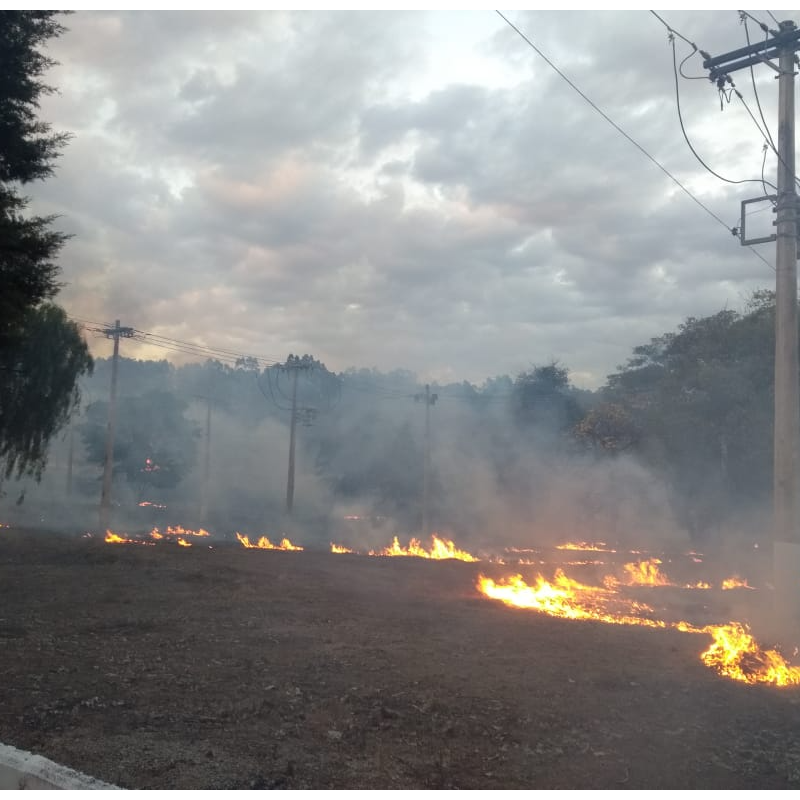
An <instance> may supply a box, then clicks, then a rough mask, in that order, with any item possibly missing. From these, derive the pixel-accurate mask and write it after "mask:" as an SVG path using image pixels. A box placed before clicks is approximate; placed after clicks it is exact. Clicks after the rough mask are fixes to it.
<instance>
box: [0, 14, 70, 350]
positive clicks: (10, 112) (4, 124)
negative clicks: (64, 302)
mask: <svg viewBox="0 0 800 800" xmlns="http://www.w3.org/2000/svg"><path fill="white" fill-rule="evenodd" d="M55 17H56V12H53V11H0V280H1V281H2V292H0V348H2V349H4V348H6V347H8V346H11V345H12V343H13V342H14V341H18V340H19V337H20V336H21V335H22V328H23V326H24V323H25V319H26V315H27V313H28V312H29V311H30V310H31V309H33V308H35V307H36V306H38V305H39V303H41V302H42V301H44V300H47V299H49V298H52V297H53V296H54V295H55V294H56V293H57V291H58V288H59V287H58V282H57V277H58V273H59V268H58V266H57V265H56V264H55V261H54V259H55V256H56V255H57V254H58V251H59V250H60V249H61V247H62V245H63V244H64V242H65V241H66V239H67V236H66V235H65V234H63V233H59V232H57V231H54V230H52V229H51V228H50V225H51V223H52V222H53V219H54V218H53V217H37V216H34V217H30V218H27V219H26V218H25V217H24V216H23V212H24V210H25V208H26V206H27V204H28V198H26V197H23V196H21V195H20V194H19V193H18V191H17V189H16V184H26V183H30V182H31V181H35V180H41V179H43V178H47V177H49V176H51V175H52V174H53V163H54V160H55V158H56V157H57V156H58V154H59V152H60V150H61V148H62V147H63V146H64V144H66V142H67V141H68V139H69V138H70V137H69V134H67V133H53V132H51V127H50V125H49V124H47V123H45V122H42V121H40V120H39V119H37V117H36V111H37V109H38V107H39V99H40V97H41V96H42V95H43V94H48V93H51V92H53V91H54V89H53V87H51V86H48V85H47V84H45V83H43V82H42V81H41V80H40V79H41V76H42V75H43V74H44V72H45V71H46V70H47V69H49V68H50V67H51V66H53V64H54V63H55V62H54V61H53V60H52V59H50V58H47V57H46V56H44V55H42V54H41V53H40V52H39V51H38V49H37V48H39V47H40V46H41V45H42V44H44V43H45V42H46V41H47V40H48V39H49V38H51V37H53V36H58V35H60V34H61V33H62V32H63V31H64V30H65V29H64V27H63V26H62V25H60V24H59V23H58V22H57V21H56V19H55Z"/></svg>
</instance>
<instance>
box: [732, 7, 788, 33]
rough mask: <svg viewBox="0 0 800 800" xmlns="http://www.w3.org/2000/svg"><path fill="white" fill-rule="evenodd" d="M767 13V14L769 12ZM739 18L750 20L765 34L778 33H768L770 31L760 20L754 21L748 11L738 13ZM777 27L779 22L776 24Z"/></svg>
mask: <svg viewBox="0 0 800 800" xmlns="http://www.w3.org/2000/svg"><path fill="white" fill-rule="evenodd" d="M767 13H768V14H769V11H768V12H767ZM770 16H772V15H770ZM739 17H740V18H741V19H742V20H747V19H748V18H750V19H751V20H753V22H755V24H756V25H758V27H759V28H761V30H762V31H764V33H766V34H770V33H777V32H778V31H770V29H769V28H768V27H767V26H766V25H765V24H764V23H763V22H762V21H761V20H760V19H756V18H755V17H754V16H753V15H752V14H751V13H750V12H749V11H740V12H739ZM773 19H775V18H774V17H773ZM775 21H776V22H777V20H775ZM778 25H780V22H778Z"/></svg>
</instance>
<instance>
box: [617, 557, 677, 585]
mask: <svg viewBox="0 0 800 800" xmlns="http://www.w3.org/2000/svg"><path fill="white" fill-rule="evenodd" d="M660 563H661V559H659V558H651V559H649V560H647V561H635V562H632V563H630V564H625V565H624V567H623V569H624V570H625V574H626V575H627V577H628V580H627V581H626V582H627V583H628V584H629V585H631V586H670V585H671V584H670V582H669V580H668V579H667V577H666V575H664V574H663V573H662V572H661V570H659V568H658V565H659V564H660Z"/></svg>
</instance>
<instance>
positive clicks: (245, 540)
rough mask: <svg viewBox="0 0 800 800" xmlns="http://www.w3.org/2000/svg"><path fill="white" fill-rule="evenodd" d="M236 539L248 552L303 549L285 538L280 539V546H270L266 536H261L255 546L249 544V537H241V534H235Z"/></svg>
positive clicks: (270, 543)
mask: <svg viewBox="0 0 800 800" xmlns="http://www.w3.org/2000/svg"><path fill="white" fill-rule="evenodd" d="M236 538H237V539H238V540H239V541H240V542H241V544H242V547H246V548H248V549H250V550H302V549H303V548H302V547H300V546H299V545H295V544H292V543H291V542H290V541H289V540H288V539H286V538H283V539H281V543H280V544H272V542H271V541H270V540H269V539H268V538H267V537H266V536H262V537H261V538H260V539H259V540H258V541H257V542H256V543H255V544H252V543H251V542H250V537H249V536H242V534H241V533H237V534H236Z"/></svg>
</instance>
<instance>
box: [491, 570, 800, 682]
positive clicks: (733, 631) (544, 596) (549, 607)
mask: <svg viewBox="0 0 800 800" xmlns="http://www.w3.org/2000/svg"><path fill="white" fill-rule="evenodd" d="M644 563H647V562H644ZM659 585H660V584H659ZM616 586H619V582H618V581H616V580H615V579H611V580H610V581H609V580H606V581H605V582H604V587H603V588H601V587H596V586H585V585H583V584H581V583H578V582H577V581H575V580H572V579H571V578H568V577H567V576H566V575H565V574H564V572H563V571H562V570H557V571H556V573H555V576H554V578H553V580H552V581H547V580H546V579H545V578H543V577H542V576H541V575H538V576H537V577H536V579H535V583H534V584H533V585H528V584H527V583H526V582H525V581H524V580H523V579H522V576H521V575H513V576H511V577H508V578H505V579H504V580H502V581H500V582H496V581H494V580H493V579H492V578H487V577H485V576H484V575H480V576H479V577H478V583H477V588H478V590H479V591H480V592H481V594H483V595H484V596H486V597H489V598H491V599H493V600H500V601H501V602H503V603H505V604H506V605H509V606H513V607H515V608H530V609H534V610H536V611H542V612H544V613H546V614H549V615H551V616H555V617H563V618H565V619H581V620H595V621H597V622H605V623H610V624H613V625H640V626H644V627H648V628H672V629H676V630H679V631H682V632H684V633H694V634H707V635H709V636H711V638H712V640H713V642H712V644H711V645H710V646H709V647H708V649H706V650H705V651H704V652H702V653H701V654H700V658H701V660H702V661H703V663H704V664H705V665H706V666H707V667H710V668H711V669H714V670H715V671H716V672H717V673H718V674H719V675H722V676H725V677H728V678H731V679H733V680H737V681H742V682H744V683H748V684H757V683H766V684H772V685H774V686H796V685H800V667H798V666H791V665H789V664H787V662H786V661H785V659H784V658H783V656H781V654H780V653H778V652H777V651H776V650H762V649H761V648H760V647H759V645H758V643H757V642H756V641H755V639H754V638H753V636H752V634H751V633H750V630H749V629H748V628H747V626H745V625H742V624H741V623H738V622H729V623H727V624H725V625H706V626H704V627H697V626H695V625H692V624H691V623H689V622H685V621H680V622H666V621H663V620H660V619H653V618H652V616H651V615H652V613H653V609H652V608H650V607H649V606H647V605H645V604H643V603H637V602H635V601H633V600H629V599H626V598H624V597H622V596H621V595H620V594H619V593H618V592H617V591H616V589H615V587H616ZM648 615H650V616H648Z"/></svg>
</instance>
